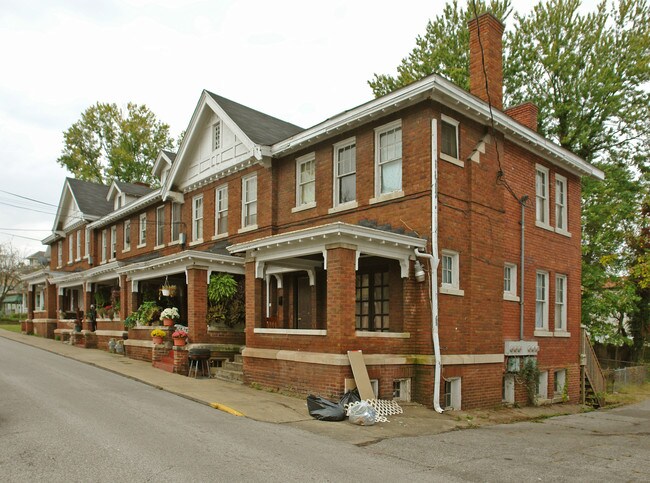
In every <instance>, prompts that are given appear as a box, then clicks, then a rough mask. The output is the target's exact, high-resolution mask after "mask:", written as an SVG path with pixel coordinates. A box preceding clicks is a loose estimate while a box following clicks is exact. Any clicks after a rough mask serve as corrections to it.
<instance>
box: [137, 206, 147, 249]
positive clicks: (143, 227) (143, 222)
mask: <svg viewBox="0 0 650 483" xmlns="http://www.w3.org/2000/svg"><path fill="white" fill-rule="evenodd" d="M146 244H147V214H146V213H142V214H141V215H140V231H139V239H138V246H139V247H140V246H142V247H143V246H145V245H146Z"/></svg>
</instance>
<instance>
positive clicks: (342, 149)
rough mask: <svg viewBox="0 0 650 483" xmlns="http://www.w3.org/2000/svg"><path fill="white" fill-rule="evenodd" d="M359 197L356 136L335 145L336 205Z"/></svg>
mask: <svg viewBox="0 0 650 483" xmlns="http://www.w3.org/2000/svg"><path fill="white" fill-rule="evenodd" d="M356 199H357V145H356V140H355V138H351V139H347V140H345V141H343V142H340V143H338V144H335V145H334V207H337V206H341V205H345V204H346V203H353V202H354V201H356Z"/></svg>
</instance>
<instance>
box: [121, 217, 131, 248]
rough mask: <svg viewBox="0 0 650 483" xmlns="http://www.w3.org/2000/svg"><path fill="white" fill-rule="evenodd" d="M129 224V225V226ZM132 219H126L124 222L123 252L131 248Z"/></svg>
mask: <svg viewBox="0 0 650 483" xmlns="http://www.w3.org/2000/svg"><path fill="white" fill-rule="evenodd" d="M127 225H128V226H127ZM127 234H128V235H129V240H128V241H127V239H126V235H127ZM130 235H131V220H124V222H123V223H122V237H123V238H124V240H123V242H124V247H123V248H122V253H126V252H128V251H130V250H131V236H130Z"/></svg>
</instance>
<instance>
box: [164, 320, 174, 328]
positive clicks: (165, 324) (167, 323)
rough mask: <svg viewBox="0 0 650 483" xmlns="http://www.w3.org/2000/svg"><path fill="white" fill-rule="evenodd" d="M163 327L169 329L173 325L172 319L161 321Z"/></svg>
mask: <svg viewBox="0 0 650 483" xmlns="http://www.w3.org/2000/svg"><path fill="white" fill-rule="evenodd" d="M163 325H164V326H165V327H171V326H172V325H174V321H173V320H172V319H163Z"/></svg>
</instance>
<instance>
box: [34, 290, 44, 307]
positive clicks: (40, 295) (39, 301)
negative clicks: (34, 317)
mask: <svg viewBox="0 0 650 483" xmlns="http://www.w3.org/2000/svg"><path fill="white" fill-rule="evenodd" d="M34 293H35V296H34V298H35V299H36V300H35V301H34V312H43V311H44V310H45V290H35V291H34Z"/></svg>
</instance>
